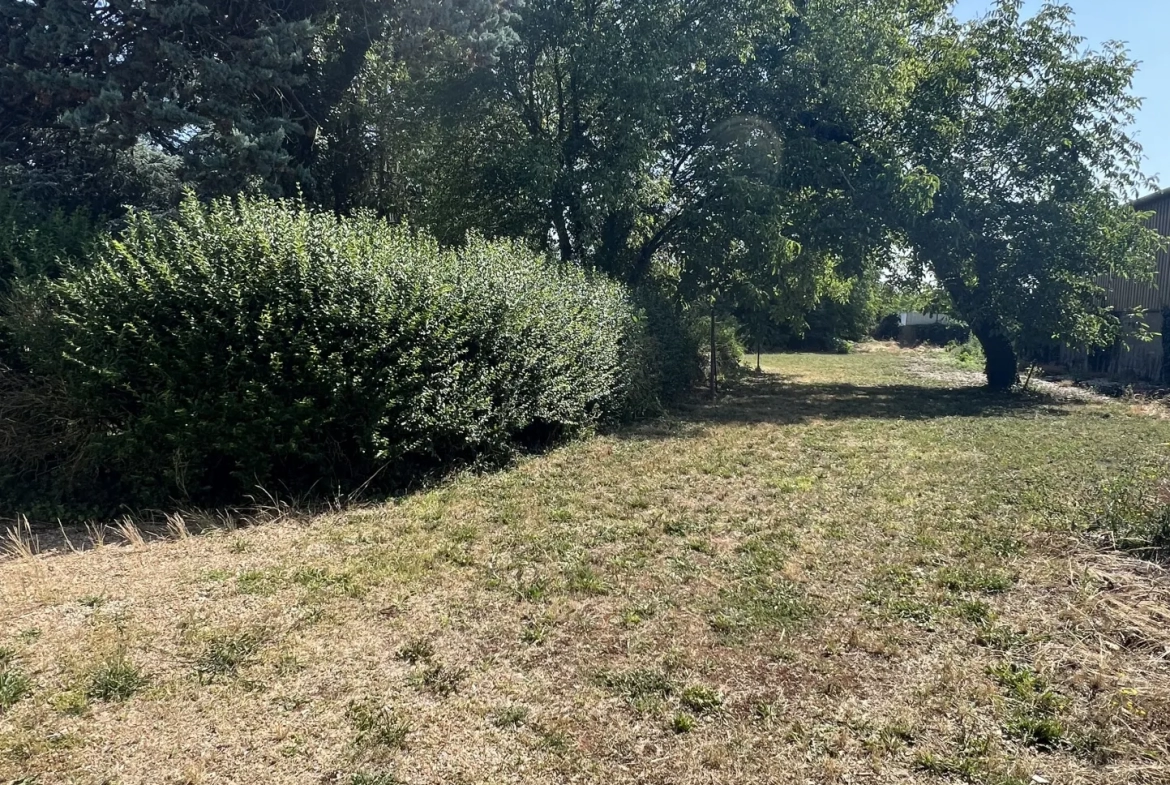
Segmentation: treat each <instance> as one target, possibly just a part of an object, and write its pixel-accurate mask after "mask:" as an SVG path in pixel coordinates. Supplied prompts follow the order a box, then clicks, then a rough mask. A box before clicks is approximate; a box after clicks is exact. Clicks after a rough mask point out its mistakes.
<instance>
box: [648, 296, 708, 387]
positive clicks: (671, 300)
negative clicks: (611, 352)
mask: <svg viewBox="0 0 1170 785" xmlns="http://www.w3.org/2000/svg"><path fill="white" fill-rule="evenodd" d="M636 301H637V304H638V309H639V313H640V316H641V318H642V319H643V320H644V324H645V328H644V330H642V331H641V336H642V340H643V341H644V342H645V345H644V347H643V349H642V351H641V355H642V357H652V358H654V362H653V363H648V362H643V363H642V369H641V370H640V372H639V373H640V374H641V375H640V376H637V377H635V378H639V379H640V380H641V383H642V385H644V388H645V390H646V391H647V392H648V393H649V394H643V395H642V396H641V397H640V398H635V400H649V401H653V399H654V395H657V397H658V398H659V399H660V400H661V401H662V402H664V403H669V402H676V401H679V400H681V399H683V398H685V397H686V396H687V395H689V394H690V393H691V392H692V391H693V390H694V388H695V386H696V385H697V384H699V383H700V382H701V381H702V380H703V376H704V374H705V370H704V369H705V368H706V367H707V365H706V361H705V358H706V356H707V345H708V339H707V337H706V336H705V334H704V335H700V334H699V332H700V331H699V330H698V329H696V328H695V325H694V319H693V317H689V316H688V314H687V312H686V310H685V308H684V307H683V304H682V303H681V302H680V301H679V299H678V297H677V296H676V295H674V294H673V293H672V292H671V291H670V290H669V286H668V285H666V284H664V283H660V282H655V283H651V284H647V285H645V286H643V287H641V288H640V289H639V290H638V291H637V292H636ZM632 356H637V354H634V353H632Z"/></svg>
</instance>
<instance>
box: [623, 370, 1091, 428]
mask: <svg viewBox="0 0 1170 785" xmlns="http://www.w3.org/2000/svg"><path fill="white" fill-rule="evenodd" d="M1077 405H1083V402H1079V401H1073V400H1056V399H1053V398H1052V397H1050V396H1048V395H1045V394H1043V393H1037V392H1030V393H1020V392H1012V393H997V392H991V391H989V390H987V389H986V388H983V387H932V386H927V385H916V384H887V385H881V384H879V385H857V384H847V383H842V382H835V383H825V382H800V381H793V380H790V379H785V378H784V377H782V376H780V375H778V374H761V375H753V376H748V377H745V378H743V379H739V380H736V381H734V382H731V383H729V384H728V385H727V386H726V387H725V391H724V393H723V394H721V395H720V396H719V398H718V400H717V401H716V402H714V403H711V402H710V401H706V402H703V403H696V404H692V405H689V406H686V407H683V408H680V409H679V410H678V411H677V414H676V417H674V418H672V419H671V420H663V421H659V422H657V423H648V424H646V425H645V426H642V427H634V428H630V429H627V430H625V431H622V432H618V433H616V435H617V436H618V437H619V438H630V439H646V438H650V439H653V438H668V437H670V436H675V435H678V427H677V426H685V425H700V426H701V425H715V424H719V423H728V424H736V423H740V424H750V423H774V424H781V425H788V424H798V423H802V422H809V421H813V420H849V419H884V420H930V419H937V418H942V417H1003V416H1012V415H1017V414H1027V413H1041V414H1045V415H1049V416H1058V417H1059V416H1067V415H1069V414H1070V413H1071V412H1070V410H1069V407H1070V406H1077Z"/></svg>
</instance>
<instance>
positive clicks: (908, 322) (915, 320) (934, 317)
mask: <svg viewBox="0 0 1170 785" xmlns="http://www.w3.org/2000/svg"><path fill="white" fill-rule="evenodd" d="M898 316H899V317H900V318H901V320H902V326H903V327H918V326H920V325H924V324H954V323H955V320H954V319H952V318H951V317H949V316H944V315H942V314H941V313H918V312H917V311H911V312H909V313H901V314H898Z"/></svg>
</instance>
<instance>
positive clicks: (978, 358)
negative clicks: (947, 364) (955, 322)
mask: <svg viewBox="0 0 1170 785" xmlns="http://www.w3.org/2000/svg"><path fill="white" fill-rule="evenodd" d="M946 351H947V355H948V356H949V357H950V359H951V361H952V362H954V363H955V365H957V366H959V367H960V368H966V369H967V370H971V371H979V370H983V366H984V364H985V363H986V362H987V361H986V359H985V358H984V356H983V347H982V346H980V345H979V341H977V340H972V339H970V338H968V339H967V340H966V341H962V342H959V341H951V342H950V343H948V344H947V345H946Z"/></svg>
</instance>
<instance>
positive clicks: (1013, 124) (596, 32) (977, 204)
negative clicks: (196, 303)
mask: <svg viewBox="0 0 1170 785" xmlns="http://www.w3.org/2000/svg"><path fill="white" fill-rule="evenodd" d="M948 5H949V4H948V3H947V2H946V0H727V1H726V2H718V3H716V2H710V0H644V1H643V2H639V3H634V4H629V3H623V2H620V0H526V2H523V3H521V2H519V0H456V1H455V2H445V3H433V2H424V0H292V1H291V2H290V1H288V0H282V2H273V1H272V0H246V1H245V2H239V1H238V0H233V2H221V1H219V0H201V1H200V2H195V1H194V0H183V1H182V2H174V3H165V4H164V3H142V2H139V0H85V1H84V2H66V1H65V0H0V7H2V8H3V10H4V16H5V19H6V20H7V23H6V25H5V26H3V27H2V28H0V176H2V179H3V184H6V185H7V186H8V187H9V188H11V189H13V190H16V191H18V192H19V193H20V194H21V196H22V197H23V198H25V199H31V200H33V201H36V202H41V203H44V204H45V205H46V209H50V210H51V209H52V208H56V207H66V208H77V207H80V208H84V209H85V210H87V211H89V212H90V213H93V214H99V213H106V214H112V215H116V214H118V213H119V211H120V209H121V208H122V206H124V205H129V206H135V207H138V208H145V209H149V210H156V211H165V210H169V209H173V207H174V205H176V204H177V203H178V200H179V197H180V193H181V191H182V190H183V189H184V188H191V189H194V190H195V191H196V192H197V193H198V194H200V195H202V196H207V197H210V196H214V195H220V194H230V193H236V192H240V191H253V192H256V191H259V192H265V193H269V194H274V195H286V196H287V195H301V196H303V198H305V199H307V200H308V201H310V202H313V203H316V204H318V205H321V206H323V207H325V208H328V209H331V210H334V211H336V212H338V213H349V212H352V211H355V210H358V209H370V210H373V211H375V212H378V213H380V214H382V215H384V216H387V217H389V218H391V219H392V220H401V221H407V222H410V223H412V224H415V225H422V226H425V227H427V228H428V229H429V230H430V231H432V232H434V234H435V235H436V237H437V238H438V239H439V240H440V241H441V242H443V243H445V244H450V245H458V244H460V243H462V242H463V241H464V239H465V238H466V237H467V236H468V235H469V234H471V233H475V234H482V235H486V236H491V237H506V238H512V239H518V240H520V241H522V242H525V243H527V244H529V245H531V246H533V247H535V248H538V249H541V250H544V251H546V252H548V253H549V254H551V255H553V256H555V257H557V258H559V259H560V260H561V261H562V262H564V263H567V264H574V265H581V266H584V267H586V268H589V269H592V270H595V271H598V272H600V273H604V274H606V275H609V276H612V277H614V278H616V279H618V280H620V281H623V282H625V283H627V284H631V285H634V286H645V285H647V284H649V283H650V282H651V281H656V282H658V283H659V284H661V283H662V282H663V281H666V282H669V285H670V287H672V291H673V292H675V296H677V297H679V298H682V299H683V300H684V301H685V302H692V303H695V304H697V305H701V306H702V308H703V309H704V310H705V309H706V308H707V307H708V306H709V305H710V304H711V302H712V301H714V302H716V303H719V304H721V305H720V306H719V307H720V308H722V309H724V310H726V311H728V312H730V311H732V310H734V311H736V312H738V313H744V312H752V313H760V314H766V315H767V317H768V318H770V319H773V320H776V321H781V322H783V321H791V322H793V323H794V324H795V323H797V322H799V320H800V319H801V318H802V314H804V313H807V312H808V310H809V309H810V308H811V307H812V306H813V305H814V304H815V303H816V302H817V301H818V300H820V299H822V298H826V297H827V298H832V299H839V300H842V301H843V300H844V298H847V297H848V296H849V292H850V291H851V284H850V282H851V281H853V280H861V279H864V280H870V281H872V280H874V278H875V276H877V275H879V274H880V271H882V270H884V269H888V268H890V267H893V266H901V265H904V262H905V260H906V258H907V257H909V258H910V259H911V264H910V267H911V272H912V273H915V274H916V275H917V276H918V277H920V278H924V277H925V278H933V279H935V280H936V281H937V282H938V283H939V284H940V285H941V286H942V287H943V288H944V289H945V291H946V292H947V293H948V295H949V296H950V298H951V299H952V301H953V305H954V309H955V311H956V312H957V313H958V314H959V315H961V316H962V318H963V319H965V320H966V321H968V322H969V323H970V324H971V326H972V328H973V329H974V331H975V334H976V335H977V336H978V337H979V340H980V341H981V342H982V343H983V344H984V346H985V348H986V349H987V356H988V358H989V366H988V371H989V382H990V383H991V384H992V385H993V386H996V387H1005V386H1010V384H1011V383H1012V382H1013V381H1014V379H1015V375H1016V357H1017V352H1018V350H1020V349H1021V347H1026V346H1028V345H1033V344H1037V343H1041V342H1044V341H1054V340H1059V341H1070V342H1076V343H1079V344H1083V345H1096V344H1102V343H1105V342H1108V341H1110V340H1112V339H1113V337H1114V336H1115V335H1116V333H1117V331H1118V329H1119V326H1120V319H1119V318H1118V315H1117V314H1116V313H1115V312H1114V311H1113V309H1111V307H1110V304H1109V303H1108V298H1107V297H1106V296H1105V292H1104V290H1103V289H1102V287H1101V285H1100V283H1099V280H1100V278H1101V276H1103V275H1105V274H1110V275H1115V276H1138V277H1140V276H1143V275H1148V274H1150V267H1151V264H1152V253H1153V249H1154V248H1155V246H1156V243H1157V239H1156V237H1155V236H1154V235H1153V233H1152V232H1150V231H1148V230H1146V229H1144V228H1143V227H1142V226H1141V217H1140V216H1139V215H1137V214H1136V213H1134V211H1133V210H1132V209H1131V208H1130V206H1129V200H1130V199H1132V197H1133V196H1135V195H1136V192H1137V190H1139V189H1141V188H1143V187H1145V185H1146V183H1145V182H1144V181H1143V179H1142V178H1141V175H1140V149H1139V148H1138V146H1137V145H1136V143H1135V142H1134V141H1133V139H1132V138H1131V137H1130V136H1129V135H1128V130H1127V129H1128V125H1129V123H1130V121H1131V120H1132V117H1133V112H1134V111H1135V109H1136V107H1137V106H1138V100H1137V99H1136V98H1135V97H1134V96H1133V94H1132V92H1131V88H1130V85H1131V80H1132V76H1133V74H1134V70H1135V68H1136V66H1135V64H1134V63H1133V62H1132V61H1131V60H1130V59H1129V58H1128V56H1127V55H1126V54H1125V52H1124V50H1123V49H1121V48H1120V47H1114V46H1111V47H1107V48H1105V49H1104V50H1103V51H1101V52H1096V53H1093V52H1089V53H1085V52H1082V51H1081V47H1082V42H1081V41H1080V39H1078V38H1077V37H1076V36H1075V35H1074V34H1073V32H1072V19H1071V11H1070V10H1069V9H1068V8H1067V7H1064V6H1058V5H1046V6H1045V7H1044V8H1043V9H1042V10H1041V11H1040V12H1039V14H1038V15H1037V16H1035V17H1033V18H1031V19H1026V18H1024V17H1023V16H1022V14H1021V3H1020V2H1019V0H1001V2H1000V3H999V5H998V6H997V7H996V8H995V10H993V12H992V13H991V14H989V15H988V16H987V17H985V18H984V19H982V20H979V21H976V22H973V23H970V24H960V23H958V22H956V21H955V20H954V19H953V18H951V17H950V15H949V14H948V11H947V7H948Z"/></svg>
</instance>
